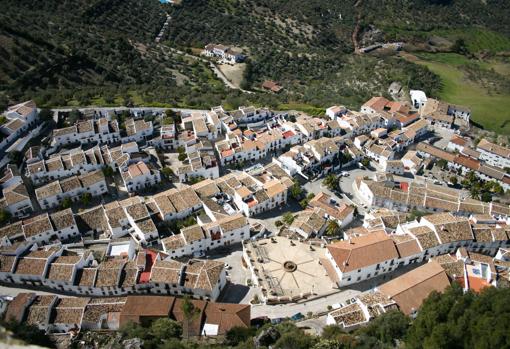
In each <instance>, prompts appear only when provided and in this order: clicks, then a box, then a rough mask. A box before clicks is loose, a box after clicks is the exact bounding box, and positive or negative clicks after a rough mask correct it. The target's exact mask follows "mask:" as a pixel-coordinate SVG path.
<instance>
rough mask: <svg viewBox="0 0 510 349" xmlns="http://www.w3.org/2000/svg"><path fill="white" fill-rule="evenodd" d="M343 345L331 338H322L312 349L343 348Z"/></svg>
mask: <svg viewBox="0 0 510 349" xmlns="http://www.w3.org/2000/svg"><path fill="white" fill-rule="evenodd" d="M342 348H343V346H342V344H340V342H338V341H336V340H331V339H321V340H320V341H319V342H317V343H316V344H315V345H314V346H313V347H312V349H342Z"/></svg>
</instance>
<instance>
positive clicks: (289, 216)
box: [282, 212, 294, 225]
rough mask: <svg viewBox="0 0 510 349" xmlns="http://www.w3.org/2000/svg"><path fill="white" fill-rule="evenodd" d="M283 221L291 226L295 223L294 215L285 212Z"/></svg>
mask: <svg viewBox="0 0 510 349" xmlns="http://www.w3.org/2000/svg"><path fill="white" fill-rule="evenodd" d="M282 221H283V223H285V224H287V225H291V224H292V222H294V215H293V214H292V213H290V212H285V213H284V214H283V215H282Z"/></svg>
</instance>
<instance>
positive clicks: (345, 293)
mask: <svg viewBox="0 0 510 349" xmlns="http://www.w3.org/2000/svg"><path fill="white" fill-rule="evenodd" d="M360 293H361V291H359V290H355V289H347V290H339V291H338V292H337V293H334V294H331V295H329V296H325V297H321V298H315V299H312V300H310V301H308V302H304V303H289V304H279V305H266V304H258V305H253V306H252V307H251V317H252V319H253V318H257V317H261V316H267V317H269V318H270V319H273V318H279V317H290V316H292V315H294V314H296V313H301V314H303V315H306V314H307V313H309V312H312V313H314V314H317V313H323V312H325V311H327V310H328V305H332V304H336V303H344V304H345V302H346V301H347V300H348V299H351V298H353V297H355V296H357V295H359V294H360Z"/></svg>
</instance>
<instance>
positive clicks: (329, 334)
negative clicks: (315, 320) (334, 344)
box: [322, 325, 345, 340]
mask: <svg viewBox="0 0 510 349" xmlns="http://www.w3.org/2000/svg"><path fill="white" fill-rule="evenodd" d="M344 334H345V332H344V330H342V328H341V327H340V326H337V325H328V326H325V327H324V328H323V329H322V338H324V339H334V340H337V339H338V338H339V337H340V336H341V335H344Z"/></svg>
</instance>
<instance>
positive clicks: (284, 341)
mask: <svg viewBox="0 0 510 349" xmlns="http://www.w3.org/2000/svg"><path fill="white" fill-rule="evenodd" d="M315 341H316V337H312V336H309V335H306V334H304V333H302V332H298V331H292V332H287V333H284V334H283V335H282V336H281V337H280V338H279V339H278V340H277V341H276V343H275V344H274V348H276V349H309V348H311V347H312V346H313V345H314V344H315Z"/></svg>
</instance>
